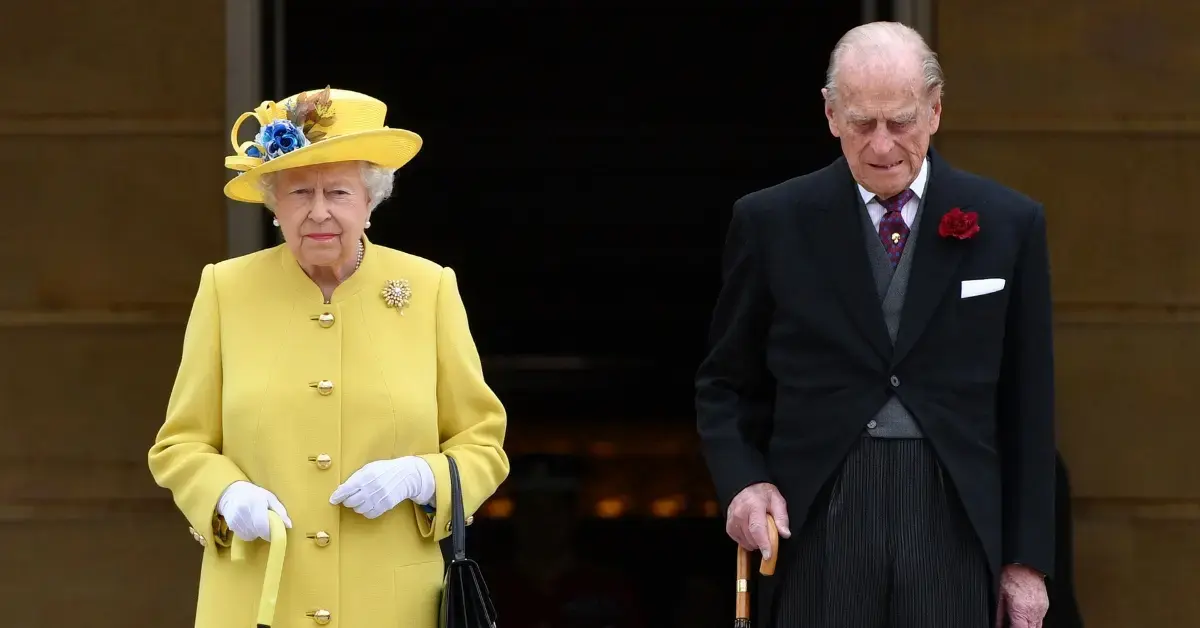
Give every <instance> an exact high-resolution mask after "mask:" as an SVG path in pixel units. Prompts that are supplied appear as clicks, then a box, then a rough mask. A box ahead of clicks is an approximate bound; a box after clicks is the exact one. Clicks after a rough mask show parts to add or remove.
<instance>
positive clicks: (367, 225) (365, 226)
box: [363, 220, 371, 229]
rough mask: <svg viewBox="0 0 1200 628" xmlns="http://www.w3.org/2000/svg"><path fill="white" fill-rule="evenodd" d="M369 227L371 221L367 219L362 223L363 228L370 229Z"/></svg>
mask: <svg viewBox="0 0 1200 628" xmlns="http://www.w3.org/2000/svg"><path fill="white" fill-rule="evenodd" d="M370 228H371V221H370V220H368V221H367V224H365V225H363V229H370Z"/></svg>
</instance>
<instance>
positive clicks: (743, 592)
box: [733, 515, 779, 628]
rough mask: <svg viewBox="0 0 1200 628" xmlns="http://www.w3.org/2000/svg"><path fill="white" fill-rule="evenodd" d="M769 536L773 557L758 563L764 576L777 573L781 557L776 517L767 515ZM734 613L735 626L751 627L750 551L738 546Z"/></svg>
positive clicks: (734, 627) (759, 571)
mask: <svg viewBox="0 0 1200 628" xmlns="http://www.w3.org/2000/svg"><path fill="white" fill-rule="evenodd" d="M767 537H768V538H770V539H771V557H770V558H764V559H762V562H761V563H759V565H758V573H760V574H762V575H764V576H773V575H775V561H776V560H778V558H779V529H778V528H776V527H775V518H774V517H772V516H771V515H767ZM736 611H737V612H736V614H735V615H734V620H733V628H750V552H748V551H746V550H745V549H744V548H742V546H741V545H739V546H738V548H737V609H736Z"/></svg>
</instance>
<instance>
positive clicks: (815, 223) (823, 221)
mask: <svg viewBox="0 0 1200 628" xmlns="http://www.w3.org/2000/svg"><path fill="white" fill-rule="evenodd" d="M927 162H928V164H929V180H928V183H927V186H926V194H925V198H924V200H923V201H922V202H923V203H924V205H923V207H922V210H921V231H920V233H921V237H919V238H917V241H916V243H915V249H913V250H911V251H905V255H913V256H914V259H913V261H912V270H911V274H910V275H909V279H908V291H907V294H906V296H905V301H904V310H903V312H902V314H901V320H900V329H899V331H898V332H897V337H896V343H895V345H894V346H893V344H892V342H891V339H890V338H889V337H888V333H887V326H886V324H885V323H884V320H883V308H882V307H881V306H880V303H879V294H878V292H877V291H876V288H875V283H874V278H873V275H872V273H871V267H870V262H869V260H868V259H867V255H866V252H865V249H864V246H863V232H862V223H861V218H860V217H859V215H858V211H857V210H858V205H859V199H858V195H859V191H858V185H857V183H856V182H855V181H854V177H853V176H852V175H851V174H850V167H849V165H848V164H847V163H846V159H845V157H840V158H838V160H837V161H835V162H833V164H831V165H830V167H829V168H828V169H826V171H825V173H826V175H827V181H828V183H827V184H826V185H821V186H817V188H818V189H817V190H816V191H815V195H816V198H813V199H810V201H811V202H812V203H813V206H814V207H815V208H816V212H801V213H800V214H802V216H803V218H802V220H805V221H806V222H808V223H810V224H803V225H800V228H801V231H802V232H803V233H806V234H808V241H809V246H810V247H811V248H812V249H813V251H814V253H815V254H816V257H817V259H818V260H819V262H820V263H821V264H822V266H824V267H825V268H829V269H830V270H829V271H828V272H829V277H830V279H831V280H832V282H833V285H834V289H835V292H837V293H838V296H839V298H840V299H841V300H842V302H843V305H844V306H845V309H846V312H847V314H848V317H849V318H850V319H851V320H852V321H853V323H854V325H855V326H856V327H858V329H859V331H860V332H861V333H862V334H863V335H864V337H865V338H866V339H867V341H868V343H869V344H870V345H871V346H872V348H873V349H874V350H875V352H876V353H877V354H878V355H879V357H880V358H881V359H882V360H883V361H884V362H885V363H886V364H887V365H888V366H889V367H891V366H895V365H896V364H897V363H899V362H900V360H902V359H903V358H904V356H906V355H907V354H908V353H909V352H910V351H911V350H912V347H913V346H914V345H915V344H916V342H917V340H918V339H919V338H920V336H921V334H922V333H923V332H924V331H925V328H926V327H927V326H928V324H929V321H930V319H931V318H932V317H933V313H934V312H935V311H936V310H937V307H938V305H939V304H940V303H941V302H942V301H943V300H944V298H945V295H946V290H947V287H948V284H949V282H950V279H951V277H953V276H954V273H955V270H956V269H957V268H958V264H959V261H960V259H961V257H962V251H963V249H964V248H965V247H963V246H961V244H962V243H961V242H957V241H953V242H952V241H949V240H947V239H945V238H942V237H939V236H938V225H939V224H940V223H941V221H942V217H943V216H945V215H946V213H948V212H949V211H950V210H951V209H952V208H953V207H956V206H960V204H962V203H964V198H963V188H964V186H963V177H962V173H961V172H959V171H958V170H955V169H954V168H952V167H950V165H949V164H948V163H946V161H945V160H943V159H942V158H941V157H940V156H939V155H938V154H937V152H935V151H934V150H932V149H930V151H929V155H928V159H927Z"/></svg>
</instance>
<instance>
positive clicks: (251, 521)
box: [217, 481, 292, 541]
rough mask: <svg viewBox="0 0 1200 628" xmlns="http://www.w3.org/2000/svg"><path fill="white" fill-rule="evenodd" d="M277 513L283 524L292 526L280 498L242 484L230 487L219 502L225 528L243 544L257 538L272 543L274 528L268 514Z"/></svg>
mask: <svg viewBox="0 0 1200 628" xmlns="http://www.w3.org/2000/svg"><path fill="white" fill-rule="evenodd" d="M268 510H274V511H275V513H276V514H278V515H279V518H280V519H282V520H283V525H285V526H287V527H289V528H290V527H292V520H291V519H289V518H288V514H287V509H285V508H284V507H283V504H281V503H279V498H278V497H275V494H274V493H272V492H271V491H268V490H267V489H265V488H263V487H261V486H258V485H256V484H251V483H249V482H243V481H238V482H234V483H233V484H230V485H229V486H228V487H226V488H225V492H224V493H221V499H219V500H217V514H219V515H221V516H222V517H224V518H225V525H227V526H229V529H230V530H233V533H234V534H235V535H237V537H238V538H239V539H242V540H243V541H253V540H254V539H263V540H266V541H270V540H271V525H270V523H269V522H268V521H267V511H268Z"/></svg>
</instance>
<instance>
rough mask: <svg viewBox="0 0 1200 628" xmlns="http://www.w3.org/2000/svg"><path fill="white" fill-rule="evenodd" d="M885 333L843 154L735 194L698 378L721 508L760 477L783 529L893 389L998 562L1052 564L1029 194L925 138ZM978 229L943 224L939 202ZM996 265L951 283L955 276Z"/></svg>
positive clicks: (1041, 258)
mask: <svg viewBox="0 0 1200 628" xmlns="http://www.w3.org/2000/svg"><path fill="white" fill-rule="evenodd" d="M929 159H930V173H929V177H930V178H929V183H928V187H927V190H926V198H925V200H924V203H925V204H924V208H923V210H922V218H921V231H920V236H919V238H918V239H917V241H916V242H915V244H914V248H913V249H911V250H908V251H905V255H915V258H914V260H913V267H912V274H911V276H910V278H909V285H908V293H907V297H906V300H905V305H904V310H903V313H902V319H901V325H900V330H899V333H898V336H897V339H896V343H895V346H894V347H893V345H892V343H891V341H890V339H889V337H888V333H887V329H886V327H885V325H884V320H883V313H882V308H881V305H880V301H879V296H878V293H877V292H876V289H875V285H874V282H873V280H872V275H871V270H870V267H869V262H868V259H867V254H866V251H865V247H864V245H863V237H864V235H863V230H862V224H861V222H860V220H861V219H860V216H859V213H858V212H859V211H860V210H859V208H858V203H859V200H858V199H857V198H856V195H857V193H858V191H857V187H856V186H855V182H854V180H853V178H852V176H851V174H850V169H849V167H848V166H847V164H846V161H845V159H844V158H842V159H838V160H837V161H835V162H834V163H832V164H831V165H829V166H828V167H826V168H823V169H821V170H819V171H817V172H814V173H812V174H808V175H805V176H802V177H798V178H795V179H791V180H789V181H786V182H784V183H781V184H779V185H776V186H774V187H771V188H768V189H765V190H761V191H758V192H754V193H752V194H749V195H747V196H745V197H743V198H742V199H740V200H738V202H737V203H736V204H735V206H734V210H733V218H732V221H731V224H730V227H729V234H728V238H727V242H726V250H725V260H724V284H723V287H722V290H721V293H720V296H719V298H718V300H717V305H716V308H715V311H714V315H713V321H712V331H711V337H710V343H711V349H710V352H709V354H708V356H707V357H706V359H705V360H704V362H703V363H702V365H701V366H700V369H699V371H698V373H697V376H696V411H697V426H698V430H699V433H700V437H701V441H702V448H703V451H704V455H705V458H706V460H707V463H708V466H709V469H710V471H711V473H712V476H713V479H714V482H715V484H716V488H717V493H718V495H719V497H720V499H721V501H722V503H723V504H724V505H725V506H726V507H727V506H728V504H729V502H730V500H732V498H733V497H734V495H736V494H737V493H738V492H739V491H741V490H742V489H743V488H745V487H746V486H749V485H751V484H754V483H757V482H772V483H774V484H775V485H776V486H778V487H779V489H780V491H781V492H782V493H783V496H784V498H785V499H787V501H788V511H789V515H790V516H791V522H792V529H793V530H798V529H799V528H800V525H801V523H802V520H803V518H804V516H805V514H806V513H807V512H808V510H809V507H810V505H811V504H812V502H813V499H814V497H815V495H816V494H817V492H818V490H819V489H820V487H821V486H822V485H823V484H824V483H825V482H826V481H827V480H828V479H829V478H830V477H831V476H832V474H833V473H834V472H835V470H836V469H837V467H838V465H839V463H840V462H841V461H842V460H843V459H844V457H845V455H846V453H847V452H848V451H849V449H850V448H851V446H852V445H853V444H854V442H855V440H856V439H858V438H861V435H862V432H863V426H864V425H865V424H866V423H867V421H869V420H870V419H871V418H872V416H874V414H875V412H876V411H878V410H879V408H880V407H882V406H883V404H884V403H885V402H886V400H887V398H888V395H897V396H899V397H900V399H901V401H902V402H903V403H904V405H905V406H906V407H907V408H908V409H909V410H910V411H911V412H912V413H913V414H914V415H915V416H916V418H917V420H918V421H919V422H920V423H921V426H922V428H923V430H924V432H925V434H926V437H927V438H928V439H929V441H930V443H931V444H932V446H933V447H934V449H935V451H936V452H937V454H938V457H939V458H940V460H941V462H942V464H943V466H944V467H945V469H946V471H947V472H948V473H949V475H950V477H951V478H952V479H953V481H954V483H955V486H956V488H957V490H958V493H959V495H960V497H961V499H962V502H963V505H964V507H965V509H966V512H967V514H968V516H969V517H970V520H971V522H972V525H973V526H974V528H975V530H976V532H977V533H978V535H979V538H980V540H981V542H982V545H983V548H984V550H985V552H986V553H987V557H988V561H989V564H990V567H991V569H992V571H993V575H995V574H996V573H997V572H998V571H999V568H1000V567H1001V566H1002V565H1004V564H1008V563H1023V564H1026V565H1029V566H1031V567H1033V568H1035V569H1038V570H1039V571H1042V572H1043V573H1046V574H1047V575H1049V574H1051V573H1052V572H1053V569H1054V531H1055V528H1054V488H1055V483H1054V472H1055V466H1054V463H1055V439H1054V426H1053V411H1054V391H1053V363H1052V362H1053V358H1052V347H1051V305H1050V276H1049V268H1048V266H1049V264H1048V256H1047V247H1046V225H1045V218H1044V215H1043V211H1042V207H1041V205H1039V204H1038V203H1036V202H1035V201H1033V200H1031V199H1029V198H1027V197H1025V196H1023V195H1021V194H1019V193H1017V192H1015V191H1013V190H1010V189H1008V188H1006V187H1004V186H1001V185H999V184H997V183H994V182H992V181H989V180H987V179H984V178H981V177H978V176H975V175H973V174H969V173H966V172H963V171H960V170H956V169H954V168H952V167H951V166H950V165H949V164H948V163H946V162H945V161H944V160H943V159H941V158H940V157H939V156H938V155H937V154H936V153H935V152H933V151H930V155H929ZM955 207H958V208H961V209H962V210H963V211H974V212H978V214H979V226H980V228H981V230H980V232H979V233H978V234H977V235H976V236H975V237H973V238H970V239H967V240H957V239H950V238H944V237H940V236H939V234H938V225H939V223H940V222H941V220H942V217H943V216H944V215H945V214H946V213H947V212H949V211H950V210H951V208H955ZM985 278H1002V279H1004V280H1005V286H1004V288H1003V289H1002V290H1000V291H998V292H994V293H991V294H986V295H982V296H976V297H972V298H969V299H962V298H960V290H961V288H960V286H961V283H962V281H964V280H970V279H985Z"/></svg>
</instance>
